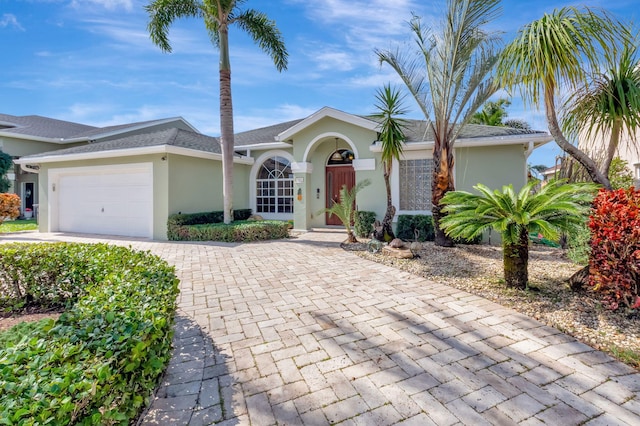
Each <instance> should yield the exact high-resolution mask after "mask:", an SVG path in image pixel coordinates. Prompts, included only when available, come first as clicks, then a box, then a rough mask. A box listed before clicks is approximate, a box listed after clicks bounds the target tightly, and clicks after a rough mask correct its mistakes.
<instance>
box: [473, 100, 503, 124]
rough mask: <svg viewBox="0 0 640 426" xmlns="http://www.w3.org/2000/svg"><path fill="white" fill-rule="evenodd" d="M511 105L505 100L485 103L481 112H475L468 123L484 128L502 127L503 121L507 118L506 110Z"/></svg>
mask: <svg viewBox="0 0 640 426" xmlns="http://www.w3.org/2000/svg"><path fill="white" fill-rule="evenodd" d="M509 105H511V102H510V101H508V100H507V99H498V100H497V101H495V102H494V101H487V102H486V103H485V104H484V105H483V106H482V110H480V111H478V112H476V113H475V114H473V116H472V117H471V120H470V121H469V123H471V124H484V125H486V126H504V125H505V124H504V123H503V119H504V118H505V117H506V116H507V110H506V108H507V107H508V106H509Z"/></svg>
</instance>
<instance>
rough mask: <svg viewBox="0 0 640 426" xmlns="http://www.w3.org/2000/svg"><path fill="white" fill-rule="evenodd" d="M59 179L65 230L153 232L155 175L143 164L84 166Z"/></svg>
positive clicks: (133, 234)
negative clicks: (134, 165)
mask: <svg viewBox="0 0 640 426" xmlns="http://www.w3.org/2000/svg"><path fill="white" fill-rule="evenodd" d="M69 170H70V169H67V172H66V173H60V174H59V175H58V179H57V187H58V190H57V201H58V212H57V213H58V215H57V216H58V229H59V230H60V231H62V232H80V233H89V234H105V235H124V236H130V237H148V238H151V237H152V236H153V175H152V167H151V165H150V164H149V165H143V166H142V167H133V168H131V167H128V168H123V167H116V168H100V169H96V170H93V171H92V170H91V168H82V170H84V171H82V172H78V171H75V172H73V171H69Z"/></svg>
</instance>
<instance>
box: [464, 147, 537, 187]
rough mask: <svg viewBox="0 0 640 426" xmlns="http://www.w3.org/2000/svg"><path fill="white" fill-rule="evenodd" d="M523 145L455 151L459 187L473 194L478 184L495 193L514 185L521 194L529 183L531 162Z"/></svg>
mask: <svg viewBox="0 0 640 426" xmlns="http://www.w3.org/2000/svg"><path fill="white" fill-rule="evenodd" d="M525 154H526V151H525V149H524V146H523V145H507V146H483V147H476V148H456V149H455V186H456V189H458V190H464V191H473V186H474V185H477V184H478V183H482V184H483V185H486V186H488V187H489V188H491V189H501V188H502V186H503V185H508V184H513V187H514V188H515V189H516V190H518V189H520V188H522V187H523V186H524V185H525V183H526V170H527V159H526V155H525Z"/></svg>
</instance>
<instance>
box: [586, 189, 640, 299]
mask: <svg viewBox="0 0 640 426" xmlns="http://www.w3.org/2000/svg"><path fill="white" fill-rule="evenodd" d="M589 228H590V229H591V256H590V258H589V275H590V277H589V283H590V284H591V285H592V286H593V288H594V290H596V291H598V292H601V293H602V294H603V295H604V301H605V306H607V307H608V308H610V309H613V310H616V309H618V308H619V307H627V308H631V309H638V308H640V297H639V290H640V190H636V189H633V188H629V189H617V190H614V191H610V190H609V191H608V190H604V189H602V190H600V192H599V193H598V195H597V197H596V198H595V200H594V201H593V211H592V214H591V217H590V220H589Z"/></svg>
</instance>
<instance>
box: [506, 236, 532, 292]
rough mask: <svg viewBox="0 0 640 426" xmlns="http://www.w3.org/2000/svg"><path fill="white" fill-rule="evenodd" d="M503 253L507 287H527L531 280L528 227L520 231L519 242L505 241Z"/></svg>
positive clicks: (522, 288)
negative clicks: (506, 242)
mask: <svg viewBox="0 0 640 426" xmlns="http://www.w3.org/2000/svg"><path fill="white" fill-rule="evenodd" d="M502 255H503V262H504V265H503V267H504V281H505V284H506V285H507V287H515V288H518V289H521V290H524V289H526V288H527V282H529V269H528V267H529V232H528V230H527V229H526V228H522V230H521V231H520V238H519V239H518V242H517V243H514V244H504V243H503V245H502Z"/></svg>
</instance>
